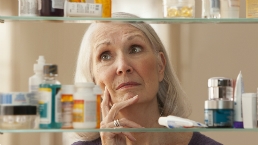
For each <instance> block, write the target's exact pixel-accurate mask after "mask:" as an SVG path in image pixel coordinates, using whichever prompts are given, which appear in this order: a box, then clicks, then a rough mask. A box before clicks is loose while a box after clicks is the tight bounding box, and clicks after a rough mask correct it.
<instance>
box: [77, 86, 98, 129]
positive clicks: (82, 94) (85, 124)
mask: <svg viewBox="0 0 258 145" xmlns="http://www.w3.org/2000/svg"><path fill="white" fill-rule="evenodd" d="M75 87H76V91H75V93H74V96H73V97H74V98H73V99H74V101H73V103H74V104H73V128H82V129H83V128H96V118H97V117H96V108H97V107H96V104H97V103H96V95H94V94H93V87H94V83H93V82H87V83H82V82H78V83H75Z"/></svg>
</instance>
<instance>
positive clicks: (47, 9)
mask: <svg viewBox="0 0 258 145" xmlns="http://www.w3.org/2000/svg"><path fill="white" fill-rule="evenodd" d="M39 15H40V16H60V17H62V16H64V0H40V1H39Z"/></svg>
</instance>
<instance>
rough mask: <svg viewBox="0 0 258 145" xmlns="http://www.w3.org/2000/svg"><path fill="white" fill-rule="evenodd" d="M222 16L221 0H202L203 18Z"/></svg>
mask: <svg viewBox="0 0 258 145" xmlns="http://www.w3.org/2000/svg"><path fill="white" fill-rule="evenodd" d="M220 17H221V14H220V0H202V18H220Z"/></svg>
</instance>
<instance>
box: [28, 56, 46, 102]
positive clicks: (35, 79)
mask: <svg viewBox="0 0 258 145" xmlns="http://www.w3.org/2000/svg"><path fill="white" fill-rule="evenodd" d="M37 62H38V63H35V64H34V66H33V70H34V75H33V76H31V77H30V78H29V92H30V93H31V94H32V95H31V96H30V105H36V106H38V97H39V96H38V92H39V91H38V90H39V85H40V84H41V83H42V81H43V79H44V74H43V67H44V65H45V58H44V56H39V58H38V60H37Z"/></svg>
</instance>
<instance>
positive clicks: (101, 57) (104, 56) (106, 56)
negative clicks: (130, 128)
mask: <svg viewBox="0 0 258 145" xmlns="http://www.w3.org/2000/svg"><path fill="white" fill-rule="evenodd" d="M100 59H101V60H104V61H105V60H109V59H111V55H110V54H109V53H107V52H105V53H102V54H101V55H100Z"/></svg>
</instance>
